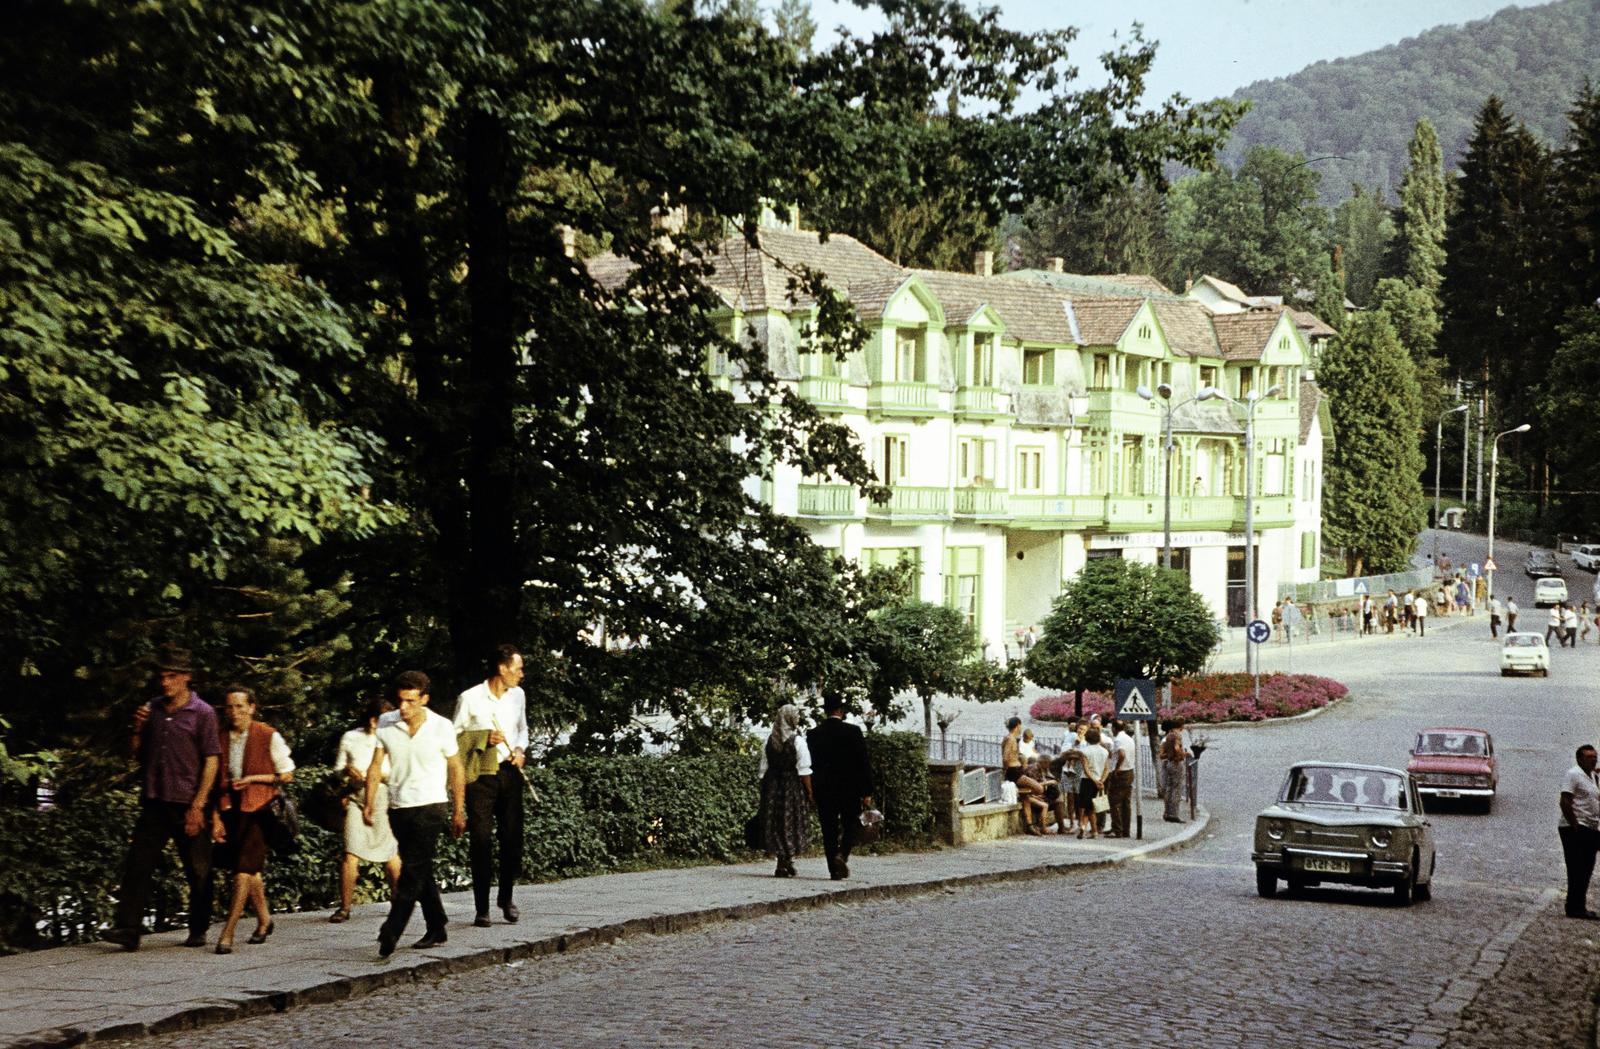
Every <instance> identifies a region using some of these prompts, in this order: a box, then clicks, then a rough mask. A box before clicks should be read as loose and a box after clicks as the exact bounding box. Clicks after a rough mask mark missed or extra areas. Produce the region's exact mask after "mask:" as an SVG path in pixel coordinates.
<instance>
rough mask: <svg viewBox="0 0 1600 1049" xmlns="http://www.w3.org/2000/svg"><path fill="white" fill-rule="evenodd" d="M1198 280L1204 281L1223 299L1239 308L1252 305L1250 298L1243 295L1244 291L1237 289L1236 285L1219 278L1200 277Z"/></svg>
mask: <svg viewBox="0 0 1600 1049" xmlns="http://www.w3.org/2000/svg"><path fill="white" fill-rule="evenodd" d="M1200 279H1201V280H1203V281H1205V282H1206V283H1207V284H1210V285H1211V286H1212V287H1213V288H1215V289H1216V290H1217V293H1218V294H1219V295H1221V296H1222V297H1223V298H1225V299H1232V300H1233V301H1234V302H1237V303H1238V304H1239V305H1241V306H1250V305H1254V304H1253V303H1252V302H1251V300H1250V296H1248V295H1246V294H1245V293H1244V289H1243V288H1241V287H1239V286H1238V285H1237V284H1229V283H1228V282H1227V281H1225V280H1223V279H1222V278H1221V277H1212V276H1209V275H1208V276H1204V277H1201V278H1200Z"/></svg>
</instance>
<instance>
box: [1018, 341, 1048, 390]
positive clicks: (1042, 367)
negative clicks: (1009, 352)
mask: <svg viewBox="0 0 1600 1049" xmlns="http://www.w3.org/2000/svg"><path fill="white" fill-rule="evenodd" d="M1055 357H1056V355H1055V351H1054V350H1023V351H1022V382H1023V384H1024V385H1026V386H1049V385H1051V384H1052V383H1054V382H1055V381H1056V368H1055Z"/></svg>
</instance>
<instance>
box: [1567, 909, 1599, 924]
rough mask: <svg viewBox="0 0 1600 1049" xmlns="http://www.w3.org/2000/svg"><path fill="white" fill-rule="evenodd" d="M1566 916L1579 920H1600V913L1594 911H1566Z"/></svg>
mask: <svg viewBox="0 0 1600 1049" xmlns="http://www.w3.org/2000/svg"><path fill="white" fill-rule="evenodd" d="M1567 917H1568V918H1577V919H1579V920H1580V921H1589V922H1600V914H1596V913H1595V912H1594V911H1568V912H1567Z"/></svg>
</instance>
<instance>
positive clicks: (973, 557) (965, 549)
mask: <svg viewBox="0 0 1600 1049" xmlns="http://www.w3.org/2000/svg"><path fill="white" fill-rule="evenodd" d="M982 583H983V548H982V547H978V546H953V547H949V548H948V549H946V550H945V552H944V603H945V605H946V606H947V607H949V608H953V609H955V610H956V611H957V612H960V613H961V618H962V619H964V620H966V623H967V625H968V626H970V627H972V628H973V629H974V630H977V629H978V624H979V619H980V614H981V612H982V608H981V605H982Z"/></svg>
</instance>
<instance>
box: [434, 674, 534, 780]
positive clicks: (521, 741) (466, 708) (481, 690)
mask: <svg viewBox="0 0 1600 1049" xmlns="http://www.w3.org/2000/svg"><path fill="white" fill-rule="evenodd" d="M451 720H452V722H453V723H454V725H455V727H456V731H457V732H465V731H467V730H469V729H471V730H479V731H481V730H483V729H494V730H496V731H498V732H499V733H500V734H501V735H502V736H504V737H505V738H506V741H505V742H504V743H501V744H499V746H498V748H497V749H498V750H499V751H500V760H501V761H510V760H511V752H512V751H513V750H527V749H528V700H527V697H526V696H524V695H523V692H522V689H521V688H508V689H506V690H505V691H504V692H502V693H500V696H499V698H498V699H497V698H495V694H494V693H493V692H490V691H489V683H488V682H487V681H480V682H478V683H477V684H476V685H473V686H472V687H471V688H469V689H467V690H466V691H465V692H463V693H461V695H459V696H457V697H456V716H455V717H454V718H452V719H451Z"/></svg>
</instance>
